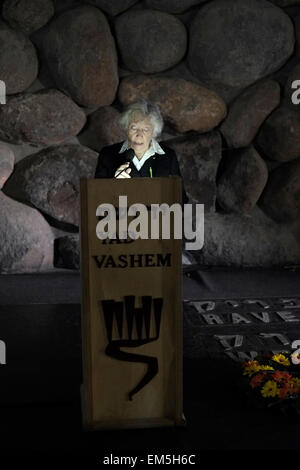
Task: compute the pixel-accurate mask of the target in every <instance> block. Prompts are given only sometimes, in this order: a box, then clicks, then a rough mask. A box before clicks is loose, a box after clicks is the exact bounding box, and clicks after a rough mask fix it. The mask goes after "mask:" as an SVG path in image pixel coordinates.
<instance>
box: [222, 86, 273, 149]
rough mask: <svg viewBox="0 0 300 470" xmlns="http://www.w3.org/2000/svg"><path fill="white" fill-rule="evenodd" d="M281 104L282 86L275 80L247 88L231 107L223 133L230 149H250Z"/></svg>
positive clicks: (223, 123) (223, 125) (223, 124)
mask: <svg viewBox="0 0 300 470" xmlns="http://www.w3.org/2000/svg"><path fill="white" fill-rule="evenodd" d="M279 103H280V86H279V84H278V83H277V82H275V81H274V80H262V81H260V82H258V83H256V84H255V85H252V86H250V87H249V88H247V89H246V90H245V91H244V92H243V93H241V94H240V95H239V96H238V97H237V98H236V99H235V101H234V102H233V103H232V104H231V105H230V106H229V111H228V114H227V117H226V119H225V120H224V121H223V122H222V124H221V127H220V131H221V132H222V134H223V136H224V137H225V140H226V142H227V145H228V146H229V147H235V148H239V147H248V145H250V144H251V142H252V140H253V139H254V137H255V136H256V134H257V132H258V129H259V127H260V126H261V124H262V123H263V122H264V120H265V119H266V118H267V117H268V115H269V114H270V113H271V112H272V111H273V110H274V109H275V108H276V107H277V106H278V105H279Z"/></svg>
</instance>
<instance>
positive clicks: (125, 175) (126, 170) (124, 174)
mask: <svg viewBox="0 0 300 470" xmlns="http://www.w3.org/2000/svg"><path fill="white" fill-rule="evenodd" d="M128 167H129V162H126V163H124V164H123V165H121V166H119V168H118V169H117V171H116V172H115V174H114V177H115V178H131V176H130V174H129V173H130V172H131V168H128ZM123 170H124V171H123ZM120 172H121V173H120ZM116 175H117V176H116Z"/></svg>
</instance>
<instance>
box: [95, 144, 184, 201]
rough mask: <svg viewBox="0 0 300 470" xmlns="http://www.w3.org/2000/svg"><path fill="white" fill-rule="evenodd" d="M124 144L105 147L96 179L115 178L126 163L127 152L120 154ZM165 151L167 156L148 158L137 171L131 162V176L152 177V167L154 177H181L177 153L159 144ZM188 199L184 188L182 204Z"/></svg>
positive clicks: (156, 155)
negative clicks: (120, 167) (118, 170)
mask: <svg viewBox="0 0 300 470" xmlns="http://www.w3.org/2000/svg"><path fill="white" fill-rule="evenodd" d="M122 145H123V142H119V143H117V144H113V145H109V146H108V147H104V148H103V149H102V150H101V152H100V154H99V157H98V163H97V167H96V171H95V178H113V177H114V174H115V172H116V170H117V169H118V168H119V166H121V165H123V164H124V163H126V161H127V160H126V152H122V153H119V151H120V149H121V147H122ZM159 145H160V146H161V148H162V149H163V150H164V152H165V154H163V155H160V154H158V153H155V154H154V155H153V156H152V157H150V158H148V159H147V160H146V161H145V163H144V165H143V166H142V168H141V169H140V170H137V169H136V167H135V165H134V164H133V163H132V162H130V165H129V168H131V172H130V176H131V177H133V178H137V177H150V167H151V168H152V177H153V178H155V177H167V176H169V175H178V176H180V177H181V173H180V169H179V165H178V161H177V157H176V153H175V152H174V150H173V149H171V148H169V147H166V146H165V145H164V144H159ZM187 201H188V198H187V195H186V193H185V190H184V188H183V195H182V202H183V203H187Z"/></svg>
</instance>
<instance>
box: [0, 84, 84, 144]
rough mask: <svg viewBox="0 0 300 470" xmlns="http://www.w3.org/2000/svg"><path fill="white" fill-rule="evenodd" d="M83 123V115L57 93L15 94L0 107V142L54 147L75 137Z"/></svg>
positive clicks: (46, 91)
mask: <svg viewBox="0 0 300 470" xmlns="http://www.w3.org/2000/svg"><path fill="white" fill-rule="evenodd" d="M85 122H86V116H85V113H84V112H83V111H82V110H81V109H80V108H79V106H77V105H76V104H75V103H74V102H73V101H72V100H71V99H70V98H69V97H68V96H66V95H64V94H63V93H61V92H60V91H58V90H54V89H52V90H41V91H38V92H37V93H24V94H18V95H17V96H14V97H10V98H9V99H8V101H7V103H6V105H5V106H0V139H2V140H4V141H7V142H11V143H14V144H22V143H31V144H35V145H44V146H46V145H54V144H59V143H60V142H63V141H64V140H66V139H69V138H71V137H73V136H75V135H77V134H78V133H79V132H80V130H81V129H82V128H83V126H84V124H85Z"/></svg>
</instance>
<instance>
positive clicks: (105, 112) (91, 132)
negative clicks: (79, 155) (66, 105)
mask: <svg viewBox="0 0 300 470" xmlns="http://www.w3.org/2000/svg"><path fill="white" fill-rule="evenodd" d="M119 118H120V113H119V111H118V110H117V109H115V108H113V107H112V106H104V107H103V108H99V109H97V111H95V112H94V113H91V114H90V115H89V116H88V122H87V125H86V127H85V128H84V130H83V131H82V132H81V133H80V134H79V136H78V139H79V141H80V143H81V144H82V145H86V146H87V147H89V148H91V149H93V150H96V151H97V152H100V150H101V149H102V148H103V147H105V146H106V145H111V144H116V143H117V142H120V141H121V140H124V139H125V138H126V136H125V134H124V132H123V130H122V128H121V126H120V123H119Z"/></svg>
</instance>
